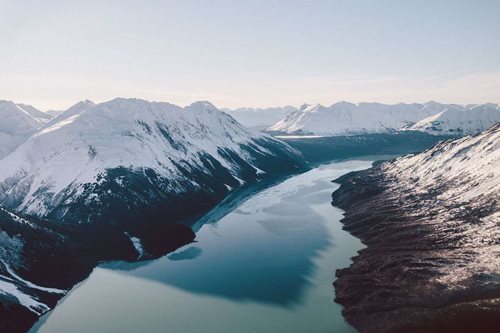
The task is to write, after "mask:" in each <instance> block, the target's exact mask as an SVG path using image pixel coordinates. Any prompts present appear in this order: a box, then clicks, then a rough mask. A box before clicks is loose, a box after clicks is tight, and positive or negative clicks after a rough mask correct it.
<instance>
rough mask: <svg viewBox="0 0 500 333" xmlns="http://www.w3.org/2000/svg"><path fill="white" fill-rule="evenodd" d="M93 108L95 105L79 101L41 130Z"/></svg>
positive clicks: (86, 101) (87, 101)
mask: <svg viewBox="0 0 500 333" xmlns="http://www.w3.org/2000/svg"><path fill="white" fill-rule="evenodd" d="M94 106H95V103H94V102H92V101H90V100H88V99H86V100H84V101H80V102H78V103H76V104H75V105H73V106H71V107H70V108H69V109H67V110H64V111H62V112H61V113H59V114H58V115H57V116H56V117H54V118H53V119H51V120H50V121H49V122H47V123H45V125H44V126H43V128H47V127H50V126H52V125H54V124H56V123H58V122H60V121H63V120H66V119H68V118H70V117H72V116H75V115H77V114H79V113H80V112H83V111H85V110H87V109H91V108H93V107H94Z"/></svg>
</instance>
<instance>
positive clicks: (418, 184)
mask: <svg viewBox="0 0 500 333" xmlns="http://www.w3.org/2000/svg"><path fill="white" fill-rule="evenodd" d="M337 181H338V182H341V183H342V185H341V187H340V189H339V190H338V191H336V192H335V193H334V194H333V204H334V205H336V206H339V207H341V208H343V209H344V210H346V213H345V218H344V220H343V223H344V224H345V228H346V229H347V230H348V231H350V232H351V233H353V234H354V235H355V236H357V237H359V238H360V239H361V240H362V241H363V243H364V244H365V245H366V246H367V248H366V249H364V250H362V251H360V253H359V256H357V257H356V258H354V261H353V264H352V265H351V267H349V268H346V269H343V270H340V271H338V272H337V277H338V279H337V280H336V282H335V287H336V300H337V302H339V303H341V304H342V305H343V306H344V307H345V310H344V314H345V316H346V318H347V320H348V321H349V322H350V323H352V324H353V325H354V326H355V327H356V328H358V329H359V330H360V331H362V332H408V331H411V332H444V331H450V332H462V331H463V332H470V331H475V332H490V331H493V330H494V328H496V327H498V325H499V324H500V278H499V272H500V247H499V243H498V240H499V239H500V124H497V125H495V126H493V127H492V128H490V129H488V130H486V131H485V132H483V133H481V134H479V135H476V136H473V137H470V136H469V137H465V138H462V139H458V140H448V141H443V142H441V143H438V144H436V145H435V146H433V147H432V148H430V149H428V150H427V151H425V152H423V153H420V154H417V155H414V156H407V157H402V158H399V159H397V160H395V161H392V162H387V163H383V164H380V165H378V166H375V167H374V168H372V169H369V170H367V171H362V172H358V173H354V174H350V175H347V176H345V177H342V178H341V179H338V180H337Z"/></svg>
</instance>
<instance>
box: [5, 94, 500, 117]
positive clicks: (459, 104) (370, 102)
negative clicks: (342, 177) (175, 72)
mask: <svg viewBox="0 0 500 333" xmlns="http://www.w3.org/2000/svg"><path fill="white" fill-rule="evenodd" d="M115 99H126V100H134V99H137V100H143V101H146V102H148V103H168V104H172V105H175V106H179V107H182V108H185V107H188V106H190V105H192V104H195V103H198V102H208V103H210V104H212V105H213V106H215V107H216V108H217V109H219V110H222V111H224V110H230V111H235V110H239V109H263V110H265V109H275V108H285V107H293V108H296V109H300V108H301V107H302V106H304V105H307V106H316V105H319V106H323V107H326V108H329V107H332V106H334V105H335V104H338V103H349V104H354V105H356V106H359V104H382V105H400V104H403V105H412V104H418V105H424V104H429V103H437V104H441V105H458V106H463V107H466V106H471V107H472V106H477V105H485V104H492V105H497V106H498V105H500V103H496V102H484V103H467V104H465V103H445V102H440V101H435V100H428V101H425V102H397V103H383V102H377V101H361V102H352V101H348V100H338V101H334V102H332V103H326V104H323V103H308V102H304V103H300V104H298V105H297V104H291V103H289V104H284V105H276V106H264V107H252V106H237V107H234V108H229V107H225V106H219V105H217V104H215V103H213V102H212V101H210V100H193V101H192V102H188V103H187V104H176V103H173V102H170V101H160V100H148V99H145V98H140V97H115V98H111V99H109V100H104V101H98V102H97V101H95V100H92V99H89V98H85V99H82V100H79V101H76V102H73V103H71V104H70V105H69V106H67V107H65V108H64V109H41V108H39V107H38V106H37V105H33V104H30V103H26V102H25V101H13V100H9V99H0V101H7V102H12V103H14V104H16V105H20V104H24V105H29V106H31V107H34V108H35V109H37V110H39V111H42V112H44V113H47V112H51V111H54V112H64V111H66V110H68V109H69V108H71V107H73V106H75V105H76V104H78V103H81V102H92V103H94V104H96V105H98V104H102V103H107V102H110V101H113V100H115Z"/></svg>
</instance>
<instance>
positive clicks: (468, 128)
mask: <svg viewBox="0 0 500 333" xmlns="http://www.w3.org/2000/svg"><path fill="white" fill-rule="evenodd" d="M498 122H500V106H499V105H497V104H482V105H477V106H471V107H450V108H447V109H446V110H444V111H441V112H439V113H438V114H436V115H433V116H430V117H428V118H425V119H422V120H420V121H418V122H417V123H416V124H414V125H412V126H409V127H408V128H407V129H408V130H413V131H422V132H428V133H431V134H452V135H455V134H456V135H461V134H476V133H479V132H481V131H484V130H485V129H487V128H489V127H491V126H493V125H494V124H496V123H498Z"/></svg>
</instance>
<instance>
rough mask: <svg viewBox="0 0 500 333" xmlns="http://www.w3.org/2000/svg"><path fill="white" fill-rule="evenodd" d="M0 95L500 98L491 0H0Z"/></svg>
mask: <svg viewBox="0 0 500 333" xmlns="http://www.w3.org/2000/svg"><path fill="white" fill-rule="evenodd" d="M0 22H1V28H0V41H1V45H2V46H1V48H0V99H7V100H13V101H16V102H22V103H28V104H32V105H34V106H35V107H38V108H40V109H42V110H47V109H65V108H67V107H69V106H71V105H72V104H74V103H76V102H77V101H79V100H83V99H91V100H93V101H95V102H102V101H106V100H110V99H113V98H115V97H137V98H143V99H147V100H155V101H167V102H171V103H175V104H178V105H186V104H190V103H191V102H194V101H197V100H208V101H211V102H212V103H214V104H215V105H216V106H218V107H230V108H235V107H244V106H249V107H270V106H280V105H295V106H298V105H300V104H302V103H305V102H307V103H322V104H325V105H331V104H333V103H334V102H337V101H340V100H347V101H351V102H362V101H366V102H374V101H376V102H382V103H398V102H426V101H429V100H436V101H439V102H445V103H458V104H468V103H484V102H493V103H500V1H498V0H490V1H488V0H469V1H464V0H432V1H426V0H418V1H417V0H415V1H396V0H372V1H361V0H359V1H356V0H351V1H333V0H331V1H321V0H317V1H305V0H304V1H295V0H286V1H285V0H280V1H275V0H267V1H258V0H254V1H252V0H246V1H239V0H205V1H203V0H197V1H195V0H182V1H180V0H179V1H170V0H164V1H154V0H142V1H132V0H130V1H127V0H122V1H111V0H109V1H106V0H100V1H93V0H86V1H71V0H66V1H54V0H44V1H23V0H12V1H11V0H9V1H5V0H0Z"/></svg>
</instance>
